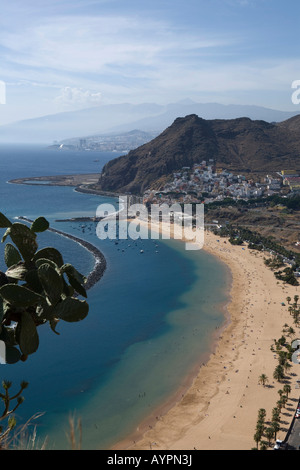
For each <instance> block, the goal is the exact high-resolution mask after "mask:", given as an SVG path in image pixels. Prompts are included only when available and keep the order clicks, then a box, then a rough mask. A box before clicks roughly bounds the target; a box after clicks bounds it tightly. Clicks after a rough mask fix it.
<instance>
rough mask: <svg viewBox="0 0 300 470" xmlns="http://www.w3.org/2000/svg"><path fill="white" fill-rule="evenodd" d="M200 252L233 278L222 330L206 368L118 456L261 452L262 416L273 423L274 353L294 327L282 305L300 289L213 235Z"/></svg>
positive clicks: (121, 445)
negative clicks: (264, 381)
mask: <svg viewBox="0 0 300 470" xmlns="http://www.w3.org/2000/svg"><path fill="white" fill-rule="evenodd" d="M203 249H204V250H206V251H207V252H209V253H210V254H211V255H213V256H216V257H217V258H218V259H219V260H220V261H221V262H223V263H225V264H226V265H227V267H228V268H229V269H230V272H231V276H232V283H231V290H230V295H229V301H228V303H227V305H226V312H227V314H226V313H225V318H224V327H222V329H221V332H219V334H218V335H216V336H214V338H213V339H212V348H211V351H210V352H209V353H208V354H207V361H206V362H205V363H204V364H203V360H201V358H200V360H201V363H200V364H198V367H195V368H194V370H193V371H191V372H190V376H189V378H188V379H186V380H185V383H184V384H183V388H181V389H180V390H178V391H177V392H176V394H174V395H173V396H172V397H170V399H169V400H168V402H167V403H165V404H164V405H162V407H161V408H160V409H159V410H157V411H158V412H161V414H160V415H159V419H156V418H157V413H155V414H156V418H155V417H154V415H153V414H152V415H151V416H149V417H148V419H145V420H144V421H143V422H142V423H141V425H140V426H139V427H138V428H137V429H136V432H135V433H133V434H132V435H130V436H128V437H127V438H126V439H124V440H122V441H120V442H118V443H117V444H115V445H114V446H113V447H112V448H113V449H115V450H121V449H122V450H149V449H152V450H250V449H251V448H254V447H256V443H255V442H254V440H253V435H254V433H255V427H256V421H257V415H258V410H259V409H260V408H265V409H266V411H267V419H271V412H272V409H273V408H274V407H275V406H276V402H277V401H278V398H279V395H278V390H279V389H281V388H282V386H283V385H282V383H279V382H277V381H275V380H274V379H273V371H274V369H275V367H276V365H277V358H275V357H274V354H273V353H272V351H271V350H270V347H271V345H272V344H273V341H274V338H277V339H278V338H279V337H281V336H282V327H283V325H284V324H285V323H289V324H291V317H290V315H289V312H288V307H287V306H282V305H281V303H282V302H285V301H286V297H287V296H290V297H291V298H293V296H294V295H295V294H297V293H298V290H297V287H293V286H290V285H285V284H283V283H282V282H281V281H280V282H278V281H277V280H276V278H275V276H274V273H273V272H272V271H271V270H270V269H269V268H267V267H266V266H265V265H264V262H263V257H264V253H258V252H255V251H253V250H249V249H248V248H247V247H245V246H233V245H231V244H230V243H229V242H228V240H227V239H222V238H219V237H217V236H216V235H214V234H213V233H211V232H208V231H206V232H205V243H204V247H203ZM299 290H300V287H299ZM298 333H299V331H298ZM199 362H200V361H199ZM196 369H197V370H196ZM297 372H298V373H299V371H297V365H294V364H293V365H292V368H291V372H290V373H289V378H290V382H291V383H290V385H291V392H290V394H289V402H290V400H295V402H296V401H298V399H299V391H298V390H297V389H296V387H295V384H296V379H297ZM262 373H264V374H266V375H267V377H268V381H269V382H268V385H267V386H265V387H264V386H263V385H260V384H259V376H260V375H261V374H262ZM291 374H294V376H293V375H291ZM188 384H190V385H188ZM183 389H184V390H183ZM291 406H293V403H292V404H291ZM294 411H295V410H291V411H290V412H286V413H285V416H284V424H282V425H281V430H280V431H279V432H278V434H277V438H279V439H282V440H284V438H285V436H286V434H287V431H288V429H289V426H290V424H291V422H292V420H293V416H294ZM270 449H271V448H270Z"/></svg>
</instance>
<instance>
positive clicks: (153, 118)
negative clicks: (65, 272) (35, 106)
mask: <svg viewBox="0 0 300 470" xmlns="http://www.w3.org/2000/svg"><path fill="white" fill-rule="evenodd" d="M190 114H197V115H198V116H202V117H203V118H204V119H233V118H238V117H243V116H247V117H249V118H251V119H261V120H264V121H267V122H273V121H275V122H280V121H283V120H286V119H288V118H291V117H293V116H295V115H296V113H293V112H285V111H278V110H273V109H268V108H264V107H259V106H246V105H245V106H242V105H222V104H218V103H196V102H194V101H191V100H188V99H187V100H183V101H179V102H177V103H170V104H167V105H160V104H156V103H142V104H130V103H121V104H110V105H99V106H95V107H92V108H86V109H82V110H79V111H73V112H64V113H57V114H52V115H47V116H42V117H39V118H35V119H27V120H23V121H18V122H15V123H12V124H9V125H3V126H0V142H13V143H23V142H24V143H47V144H51V143H53V141H60V140H64V139H70V138H79V137H84V136H86V135H87V136H90V135H93V134H94V135H95V134H97V135H102V134H107V133H122V132H129V131H132V130H133V129H139V130H141V131H145V132H156V133H157V134H158V133H160V132H162V131H163V130H164V129H165V128H166V127H168V126H170V125H171V124H172V122H173V121H174V120H175V119H176V118H177V117H178V116H186V115H190Z"/></svg>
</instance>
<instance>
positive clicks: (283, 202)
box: [205, 194, 300, 211]
mask: <svg viewBox="0 0 300 470" xmlns="http://www.w3.org/2000/svg"><path fill="white" fill-rule="evenodd" d="M230 206H232V207H248V208H251V207H258V206H260V207H275V206H283V207H285V208H287V209H290V210H291V211H299V210H300V195H299V194H293V195H292V196H289V197H283V196H280V195H279V194H274V195H273V196H267V197H256V198H252V199H247V200H245V199H232V198H230V197H227V198H224V199H223V200H220V201H219V200H218V201H213V202H210V203H209V204H205V210H207V211H209V210H210V209H215V208H218V207H230Z"/></svg>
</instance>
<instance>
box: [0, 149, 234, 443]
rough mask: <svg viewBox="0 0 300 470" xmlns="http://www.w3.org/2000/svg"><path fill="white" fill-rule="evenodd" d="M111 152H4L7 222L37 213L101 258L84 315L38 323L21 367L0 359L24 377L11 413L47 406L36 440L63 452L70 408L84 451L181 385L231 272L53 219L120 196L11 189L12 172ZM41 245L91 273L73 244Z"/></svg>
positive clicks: (48, 241)
mask: <svg viewBox="0 0 300 470" xmlns="http://www.w3.org/2000/svg"><path fill="white" fill-rule="evenodd" d="M115 156H116V155H115V154H109V153H105V154H103V153H97V154H94V153H93V155H91V153H88V155H87V154H85V153H84V152H59V151H53V150H47V149H43V148H40V147H39V146H35V147H30V146H26V147H20V146H18V147H5V146H2V147H0V178H1V184H0V201H1V203H0V210H1V211H2V212H4V213H5V215H6V216H8V217H10V218H13V217H16V216H19V215H26V216H27V217H29V218H35V217H37V216H40V215H43V216H45V217H46V218H47V219H48V220H49V221H50V223H51V225H52V226H53V227H54V228H57V229H59V230H63V231H65V232H67V233H70V234H73V235H75V236H77V237H81V238H83V239H86V240H88V241H89V242H91V243H93V244H94V245H96V246H97V247H98V248H99V249H100V250H101V251H102V252H103V254H104V255H105V257H106V259H107V269H106V272H105V274H104V276H103V278H102V279H101V281H100V282H99V283H98V284H97V285H96V286H94V287H93V288H92V289H91V290H89V292H88V301H89V304H90V312H89V315H88V317H87V318H86V319H85V320H84V321H82V322H80V323H77V324H66V323H60V324H59V325H58V327H57V330H58V331H59V333H60V335H59V336H57V335H55V334H54V333H53V332H52V331H51V330H50V328H48V327H47V326H44V327H40V330H39V334H40V347H39V350H38V352H37V353H36V354H34V355H32V356H31V357H30V358H29V359H28V361H27V362H25V363H17V364H15V365H13V366H8V365H2V366H1V372H2V373H1V377H2V378H5V379H9V380H12V381H13V384H14V387H16V388H17V385H18V382H20V381H21V380H23V379H24V380H27V381H29V383H30V385H29V388H28V389H27V390H26V391H25V392H24V396H25V398H26V401H25V402H24V404H23V405H22V407H20V408H19V412H18V415H19V420H20V421H22V420H24V419H27V418H28V417H30V416H32V415H33V414H34V413H36V412H45V414H44V415H43V416H42V417H41V418H39V419H38V422H37V424H38V435H39V436H40V439H43V438H44V437H45V436H47V437H48V446H49V448H68V446H69V443H68V440H67V438H66V431H67V430H68V417H69V415H70V413H71V414H74V413H75V414H76V416H77V417H80V418H81V419H82V424H83V448H86V449H88V448H92V449H93V448H107V447H109V446H110V445H112V444H113V443H114V442H115V441H117V440H119V439H122V438H124V437H125V436H126V435H127V434H128V433H130V432H131V431H133V430H134V429H135V428H136V426H137V425H138V423H139V422H141V421H142V420H143V419H144V418H145V417H146V416H147V415H148V414H149V413H150V412H151V411H152V410H154V409H156V407H157V406H159V405H160V404H162V403H163V402H165V401H166V400H167V398H168V397H169V396H170V395H171V394H173V392H174V391H175V390H177V389H178V388H179V386H180V385H181V383H182V381H183V380H184V379H185V378H186V376H187V375H188V374H189V372H190V370H191V369H192V368H193V367H194V366H195V364H197V363H199V360H200V358H201V357H202V356H203V354H205V353H206V352H207V351H208V350H209V348H210V345H211V337H212V334H213V333H214V331H215V329H216V328H217V327H219V326H220V325H221V324H222V323H223V321H224V315H223V310H222V306H223V304H224V302H225V301H226V299H227V291H228V285H229V277H228V276H227V274H228V273H227V270H226V268H225V266H223V265H222V264H220V263H219V262H218V260H217V259H215V258H214V257H212V256H210V255H208V254H207V253H205V252H203V251H199V252H190V251H186V250H185V249H184V244H182V243H181V242H179V241H174V240H158V241H155V242H154V241H153V240H137V241H136V242H134V241H130V240H122V241H119V243H118V244H116V243H115V241H113V240H103V241H102V240H99V239H98V238H97V236H96V225H95V224H94V223H87V224H86V227H84V228H83V227H81V225H82V224H80V223H75V222H58V221H57V220H58V219H64V218H70V217H82V216H84V215H95V213H96V208H97V206H98V205H99V204H100V203H102V202H109V203H114V204H115V205H116V207H117V204H116V203H117V200H116V199H110V198H103V197H99V196H94V195H89V194H82V193H78V192H76V191H74V189H72V188H65V187H52V186H29V185H28V186H27V185H13V184H7V181H8V180H10V179H13V178H20V177H31V176H44V175H53V174H70V173H93V172H96V171H100V170H101V167H102V165H103V164H104V163H105V162H106V161H108V160H109V159H111V158H114V157H115ZM95 159H99V162H98V163H95V162H94V160H95ZM39 240H40V247H42V246H46V245H51V246H55V247H56V248H58V249H59V250H60V251H61V252H62V253H63V254H64V259H65V261H66V262H71V263H73V264H74V265H75V266H76V268H78V269H79V270H80V271H81V272H83V273H84V274H87V273H88V272H89V271H90V270H91V269H92V267H93V263H94V259H93V257H92V255H91V254H90V253H89V252H87V251H86V250H85V249H84V248H82V247H81V246H79V245H77V244H76V243H74V242H73V241H71V240H67V239H65V238H63V237H60V236H58V235H55V234H53V233H49V232H47V233H44V234H41V237H39ZM156 245H158V246H156ZM3 248H4V247H3V245H1V246H0V255H1V258H0V260H1V264H0V266H2V267H3V263H2V260H3V256H2V255H3ZM141 249H143V251H144V252H143V254H141V253H140V250H141ZM0 269H1V268H0Z"/></svg>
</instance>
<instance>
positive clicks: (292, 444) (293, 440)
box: [287, 418, 300, 450]
mask: <svg viewBox="0 0 300 470" xmlns="http://www.w3.org/2000/svg"><path fill="white" fill-rule="evenodd" d="M287 444H288V450H300V418H298V419H295V421H294V425H293V428H292V431H291V434H290V435H289V437H288V440H287Z"/></svg>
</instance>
